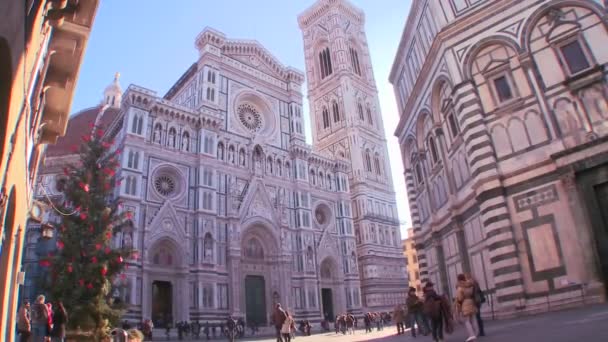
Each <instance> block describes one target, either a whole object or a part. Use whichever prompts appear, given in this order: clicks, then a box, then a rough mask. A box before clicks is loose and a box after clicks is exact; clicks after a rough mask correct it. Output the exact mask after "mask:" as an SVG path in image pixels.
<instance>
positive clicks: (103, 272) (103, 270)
mask: <svg viewBox="0 0 608 342" xmlns="http://www.w3.org/2000/svg"><path fill="white" fill-rule="evenodd" d="M106 274H108V269H107V268H106V267H105V266H104V267H102V268H101V276H102V277H105V276H106Z"/></svg>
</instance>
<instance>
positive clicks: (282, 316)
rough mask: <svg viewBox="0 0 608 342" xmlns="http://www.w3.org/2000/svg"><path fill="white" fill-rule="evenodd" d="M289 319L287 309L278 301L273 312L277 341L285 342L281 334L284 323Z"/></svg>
mask: <svg viewBox="0 0 608 342" xmlns="http://www.w3.org/2000/svg"><path fill="white" fill-rule="evenodd" d="M286 319H287V314H286V313H285V310H283V308H281V304H280V303H276V304H275V306H274V311H273V313H272V323H273V324H274V328H275V332H276V336H277V342H283V337H282V336H281V328H282V327H283V323H285V320H286Z"/></svg>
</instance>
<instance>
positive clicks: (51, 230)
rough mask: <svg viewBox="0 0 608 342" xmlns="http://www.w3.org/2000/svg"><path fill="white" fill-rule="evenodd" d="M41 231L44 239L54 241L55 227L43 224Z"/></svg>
mask: <svg viewBox="0 0 608 342" xmlns="http://www.w3.org/2000/svg"><path fill="white" fill-rule="evenodd" d="M40 229H41V230H42V237H43V238H45V239H47V240H50V239H52V238H53V236H54V235H55V227H53V226H52V225H50V224H48V223H43V224H42V225H40Z"/></svg>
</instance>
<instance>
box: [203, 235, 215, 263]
mask: <svg viewBox="0 0 608 342" xmlns="http://www.w3.org/2000/svg"><path fill="white" fill-rule="evenodd" d="M203 260H204V261H205V262H213V236H211V233H207V234H205V238H204V240H203Z"/></svg>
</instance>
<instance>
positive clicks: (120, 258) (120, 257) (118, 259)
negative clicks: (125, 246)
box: [116, 255, 124, 264]
mask: <svg viewBox="0 0 608 342" xmlns="http://www.w3.org/2000/svg"><path fill="white" fill-rule="evenodd" d="M116 261H118V263H119V264H122V262H123V261H124V260H123V259H122V256H120V255H119V256H118V258H116Z"/></svg>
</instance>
